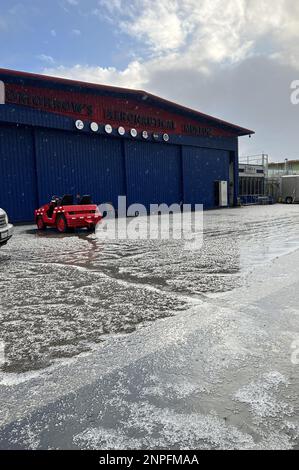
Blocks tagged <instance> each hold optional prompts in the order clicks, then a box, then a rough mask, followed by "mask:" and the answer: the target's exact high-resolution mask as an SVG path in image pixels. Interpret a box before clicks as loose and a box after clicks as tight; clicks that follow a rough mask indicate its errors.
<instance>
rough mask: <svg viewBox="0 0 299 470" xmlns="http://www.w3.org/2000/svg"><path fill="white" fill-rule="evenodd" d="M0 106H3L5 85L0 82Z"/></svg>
mask: <svg viewBox="0 0 299 470" xmlns="http://www.w3.org/2000/svg"><path fill="white" fill-rule="evenodd" d="M0 104H5V85H4V83H3V82H1V80H0Z"/></svg>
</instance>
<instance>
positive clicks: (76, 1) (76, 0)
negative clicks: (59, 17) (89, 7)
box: [66, 0, 79, 6]
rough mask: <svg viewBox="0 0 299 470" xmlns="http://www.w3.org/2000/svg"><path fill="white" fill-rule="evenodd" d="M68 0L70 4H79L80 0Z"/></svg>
mask: <svg viewBox="0 0 299 470" xmlns="http://www.w3.org/2000/svg"><path fill="white" fill-rule="evenodd" d="M66 2H67V3H68V4H69V5H73V6H75V5H78V4H79V0H66Z"/></svg>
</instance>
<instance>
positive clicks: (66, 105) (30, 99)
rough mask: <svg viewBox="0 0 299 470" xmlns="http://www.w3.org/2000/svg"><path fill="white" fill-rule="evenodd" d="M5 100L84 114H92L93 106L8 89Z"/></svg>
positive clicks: (23, 104) (51, 109) (43, 108)
mask: <svg viewBox="0 0 299 470" xmlns="http://www.w3.org/2000/svg"><path fill="white" fill-rule="evenodd" d="M6 102H7V103H13V104H20V105H22V106H31V107H34V108H35V107H37V108H39V109H41V110H44V111H54V112H55V111H57V112H64V113H71V114H77V115H79V114H80V115H86V116H92V115H93V107H92V105H91V104H86V103H78V102H77V101H69V100H63V99H57V98H52V97H48V96H45V95H42V94H34V95H32V94H30V93H26V92H21V91H14V90H9V89H8V91H7V94H6Z"/></svg>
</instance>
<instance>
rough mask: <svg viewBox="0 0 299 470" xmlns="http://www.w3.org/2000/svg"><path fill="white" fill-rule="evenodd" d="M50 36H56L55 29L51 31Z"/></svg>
mask: <svg viewBox="0 0 299 470" xmlns="http://www.w3.org/2000/svg"><path fill="white" fill-rule="evenodd" d="M50 34H51V36H53V37H54V38H55V37H56V36H57V33H56V31H55V29H51V31H50Z"/></svg>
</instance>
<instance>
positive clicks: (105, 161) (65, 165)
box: [36, 130, 125, 206]
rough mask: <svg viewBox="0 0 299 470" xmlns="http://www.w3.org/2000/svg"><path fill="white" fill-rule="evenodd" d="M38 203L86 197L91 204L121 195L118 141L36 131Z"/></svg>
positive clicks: (121, 169)
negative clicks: (90, 199)
mask: <svg viewBox="0 0 299 470" xmlns="http://www.w3.org/2000/svg"><path fill="white" fill-rule="evenodd" d="M36 151H37V172H38V178H39V198H40V202H41V203H42V202H45V201H47V200H48V199H49V197H51V196H52V195H54V194H55V195H59V196H61V195H63V194H74V195H75V196H76V194H81V195H82V194H90V195H91V196H92V198H93V200H94V202H95V203H97V204H99V203H103V202H112V203H113V204H114V205H115V206H116V205H117V197H118V196H119V195H124V194H125V174H124V159H123V156H122V147H121V142H120V140H118V139H113V138H107V137H105V136H89V135H82V134H77V133H70V132H62V131H49V130H40V131H37V133H36Z"/></svg>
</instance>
